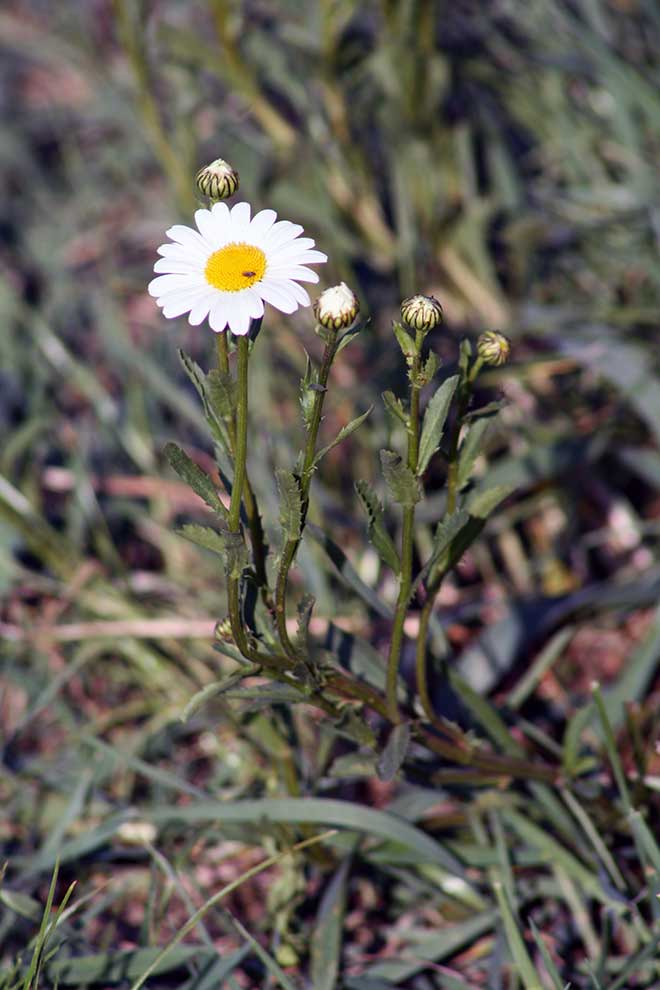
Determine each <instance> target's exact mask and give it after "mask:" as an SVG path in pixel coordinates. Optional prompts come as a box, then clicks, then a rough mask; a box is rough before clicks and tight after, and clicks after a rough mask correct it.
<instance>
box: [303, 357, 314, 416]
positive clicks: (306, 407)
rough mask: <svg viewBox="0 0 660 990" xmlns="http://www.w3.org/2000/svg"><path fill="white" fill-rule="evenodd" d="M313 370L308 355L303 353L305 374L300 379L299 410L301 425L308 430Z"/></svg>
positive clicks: (312, 393) (312, 404) (312, 405)
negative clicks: (300, 412) (301, 419)
mask: <svg viewBox="0 0 660 990" xmlns="http://www.w3.org/2000/svg"><path fill="white" fill-rule="evenodd" d="M313 384H314V369H313V367H312V362H311V360H310V357H309V354H308V353H307V351H305V374H304V375H303V377H302V378H301V379H300V408H301V410H302V416H303V423H304V424H305V426H306V427H307V429H309V427H310V424H311V422H312V413H313V410H314V391H313V389H312V387H311V386H312V385H313Z"/></svg>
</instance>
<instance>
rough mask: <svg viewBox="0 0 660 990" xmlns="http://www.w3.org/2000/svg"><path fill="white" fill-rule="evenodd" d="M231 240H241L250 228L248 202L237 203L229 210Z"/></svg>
mask: <svg viewBox="0 0 660 990" xmlns="http://www.w3.org/2000/svg"><path fill="white" fill-rule="evenodd" d="M230 214H231V222H230V232H231V237H230V240H231V241H243V240H245V238H246V237H247V236H248V231H249V229H250V204H249V203H237V204H236V206H232V208H231V210H230Z"/></svg>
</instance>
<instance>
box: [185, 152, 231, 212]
mask: <svg viewBox="0 0 660 990" xmlns="http://www.w3.org/2000/svg"><path fill="white" fill-rule="evenodd" d="M239 181H240V180H239V177H238V172H237V171H236V169H235V168H232V167H231V165H230V164H229V162H226V161H224V160H223V159H222V158H216V160H215V161H214V162H211V164H210V165H205V166H204V168H200V170H199V172H198V173H197V175H196V176H195V182H196V184H197V188H198V189H199V191H200V192H201V193H203V194H204V196H208V197H209V199H212V200H215V201H216V202H217V201H219V200H221V199H227V198H228V197H229V196H233V195H234V193H235V192H236V190H237V189H238V184H239Z"/></svg>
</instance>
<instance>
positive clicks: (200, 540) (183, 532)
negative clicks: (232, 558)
mask: <svg viewBox="0 0 660 990" xmlns="http://www.w3.org/2000/svg"><path fill="white" fill-rule="evenodd" d="M177 532H178V533H179V535H180V536H183V537H185V538H186V540H190V541H191V543H196V544H197V546H198V547H204V549H205V550H211V551H212V552H213V553H217V554H218V555H219V556H220V557H224V555H225V545H224V543H223V541H222V537H221V536H220V534H219V533H217V532H216V531H215V530H214V529H211V527H210V526H199V525H198V524H197V523H186V524H185V526H182V527H181V529H179V530H177Z"/></svg>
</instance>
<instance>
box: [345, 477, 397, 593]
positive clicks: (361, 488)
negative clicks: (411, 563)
mask: <svg viewBox="0 0 660 990" xmlns="http://www.w3.org/2000/svg"><path fill="white" fill-rule="evenodd" d="M355 491H356V492H357V495H358V498H359V499H360V504H361V506H362V508H363V509H364V511H365V512H366V514H367V519H368V533H369V539H370V540H371V542H372V543H373V545H374V547H375V548H376V551H377V552H378V555H379V556H380V559H381V560H382V561H383V563H385V564H387V566H388V567H391V568H392V570H393V571H394V573H395V574H399V572H400V571H401V561H400V560H399V554H398V553H397V550H396V547H395V546H394V543H393V541H392V538H391V536H390V534H389V533H388V532H387V530H386V528H385V519H384V513H383V506H382V505H381V502H380V499H379V498H378V496H377V495H376V493H375V492H374V490H373V488H372V487H371V485H370V484H369V483H368V482H366V481H356V482H355Z"/></svg>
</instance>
